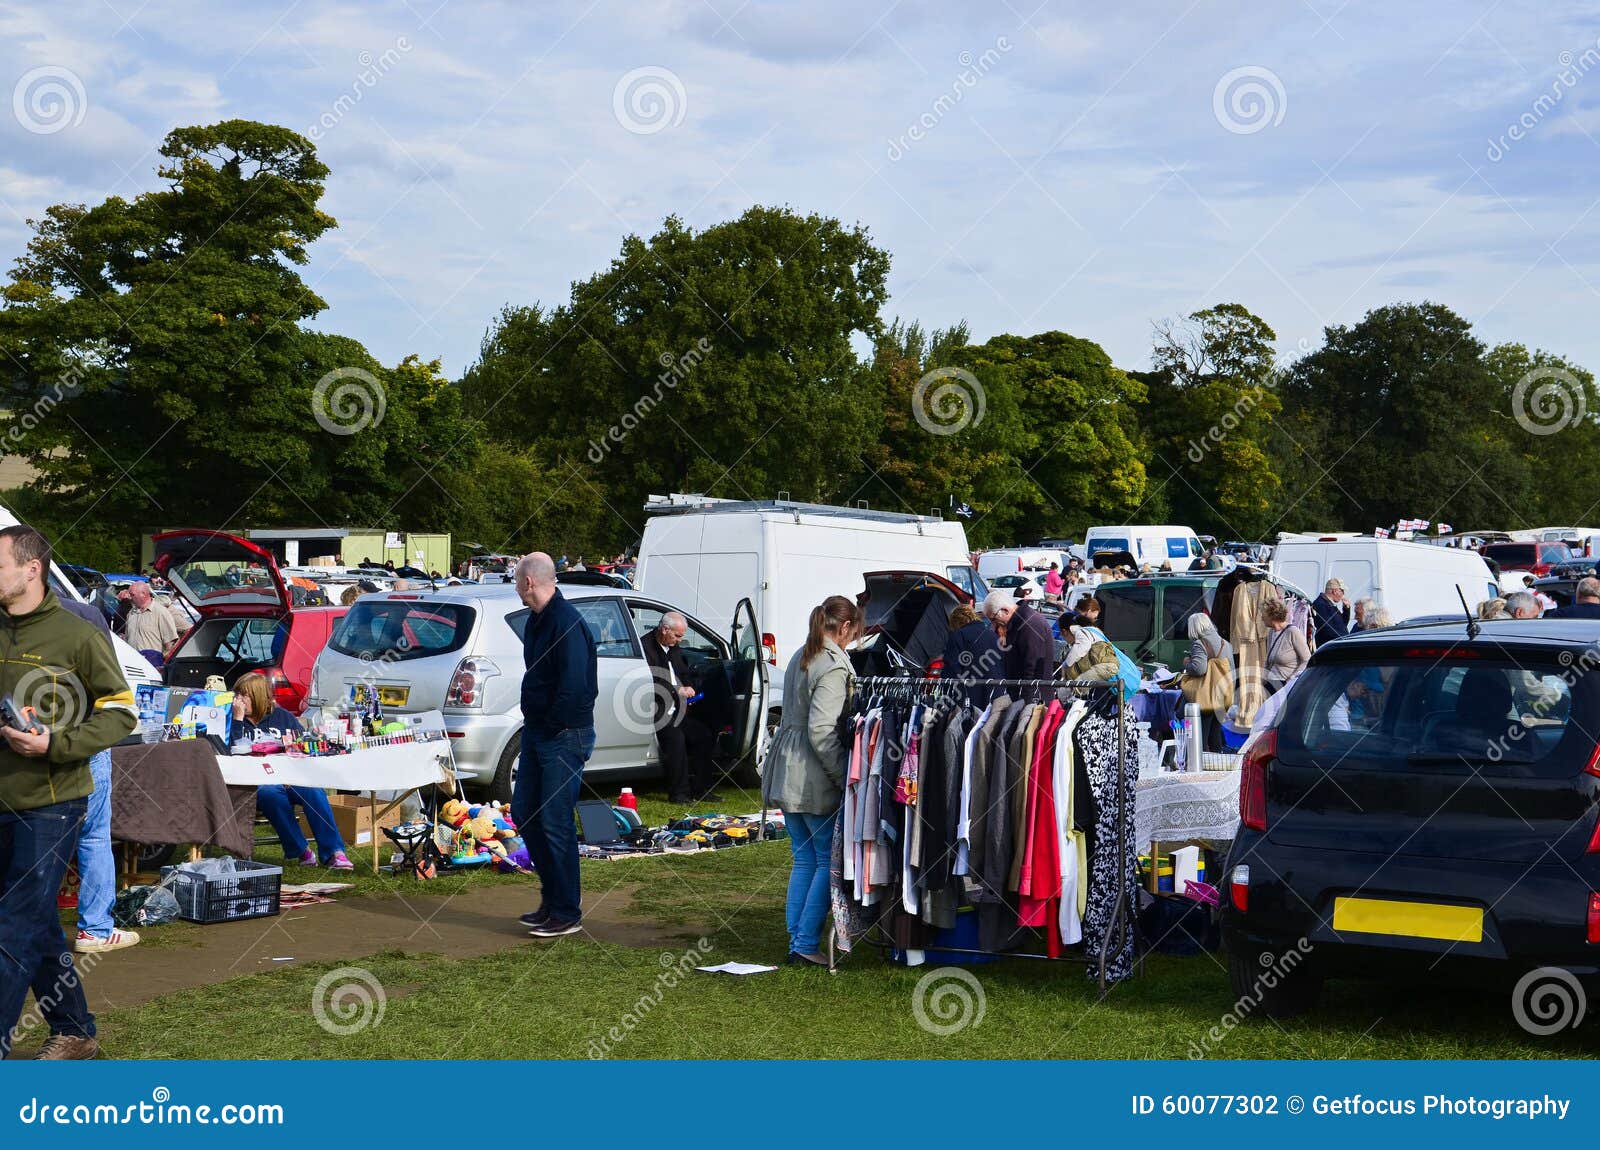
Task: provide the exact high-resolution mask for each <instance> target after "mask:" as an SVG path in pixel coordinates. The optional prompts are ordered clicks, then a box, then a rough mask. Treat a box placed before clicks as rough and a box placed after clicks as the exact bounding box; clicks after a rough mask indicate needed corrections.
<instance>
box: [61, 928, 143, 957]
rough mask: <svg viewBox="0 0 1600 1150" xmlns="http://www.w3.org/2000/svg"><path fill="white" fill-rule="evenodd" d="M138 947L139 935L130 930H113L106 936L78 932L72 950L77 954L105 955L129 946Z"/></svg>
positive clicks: (83, 931) (82, 931)
mask: <svg viewBox="0 0 1600 1150" xmlns="http://www.w3.org/2000/svg"><path fill="white" fill-rule="evenodd" d="M138 945H139V934H138V932H137V931H132V930H113V931H112V932H111V933H110V934H107V935H98V934H90V933H89V932H88V931H86V930H80V931H79V932H78V937H77V940H76V941H75V942H73V944H72V949H73V950H75V951H77V952H78V953H79V954H106V953H108V952H110V951H113V950H126V949H127V948H128V947H130V946H138Z"/></svg>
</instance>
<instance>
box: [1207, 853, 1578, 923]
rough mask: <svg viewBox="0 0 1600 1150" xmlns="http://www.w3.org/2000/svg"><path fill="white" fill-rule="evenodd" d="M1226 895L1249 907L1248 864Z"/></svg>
mask: <svg viewBox="0 0 1600 1150" xmlns="http://www.w3.org/2000/svg"><path fill="white" fill-rule="evenodd" d="M1228 897H1229V899H1231V900H1232V901H1233V909H1234V910H1236V911H1239V912H1240V913H1241V914H1243V913H1244V912H1245V911H1248V910H1249V909H1250V867H1249V864H1247V863H1240V864H1239V865H1238V866H1236V867H1234V868H1233V873H1232V874H1231V875H1229V876H1228ZM1591 913H1592V912H1591Z"/></svg>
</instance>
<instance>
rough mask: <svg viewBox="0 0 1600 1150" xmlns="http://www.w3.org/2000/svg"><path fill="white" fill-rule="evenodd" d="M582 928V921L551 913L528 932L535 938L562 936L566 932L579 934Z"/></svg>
mask: <svg viewBox="0 0 1600 1150" xmlns="http://www.w3.org/2000/svg"><path fill="white" fill-rule="evenodd" d="M582 929H583V924H582V923H581V922H578V921H576V920H571V919H565V918H556V917H555V916H554V915H551V916H550V917H548V918H546V919H545V920H544V921H543V922H541V923H540V924H539V925H538V926H535V927H531V928H529V930H528V933H529V934H531V935H532V936H533V937H534V938H560V937H561V936H562V935H564V934H577V933H578V932H579V931H580V930H582Z"/></svg>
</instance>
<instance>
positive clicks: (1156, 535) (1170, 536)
mask: <svg viewBox="0 0 1600 1150" xmlns="http://www.w3.org/2000/svg"><path fill="white" fill-rule="evenodd" d="M1096 551H1126V552H1128V553H1129V554H1130V555H1132V556H1133V561H1134V562H1135V563H1136V564H1137V565H1139V566H1140V567H1143V566H1144V565H1145V564H1146V563H1148V564H1150V566H1152V567H1154V568H1157V569H1160V567H1161V565H1162V564H1163V563H1171V564H1172V570H1174V571H1187V570H1189V568H1191V567H1193V566H1194V565H1195V564H1196V563H1198V562H1199V561H1200V557H1201V556H1202V555H1204V554H1205V553H1206V549H1205V548H1204V547H1203V546H1202V545H1201V543H1200V537H1199V536H1198V535H1196V534H1195V533H1194V528H1192V527H1177V526H1166V527H1151V526H1140V525H1128V526H1124V527H1091V528H1089V533H1088V534H1087V535H1085V536H1084V537H1083V552H1084V556H1085V558H1087V559H1088V561H1089V563H1090V564H1091V565H1092V564H1093V563H1094V554H1095V552H1096Z"/></svg>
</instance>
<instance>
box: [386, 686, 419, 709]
mask: <svg viewBox="0 0 1600 1150" xmlns="http://www.w3.org/2000/svg"><path fill="white" fill-rule="evenodd" d="M410 697H411V688H410V687H379V688H378V702H379V703H380V704H381V705H383V706H385V707H403V706H405V705H406V700H407V699H409V698H410Z"/></svg>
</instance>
